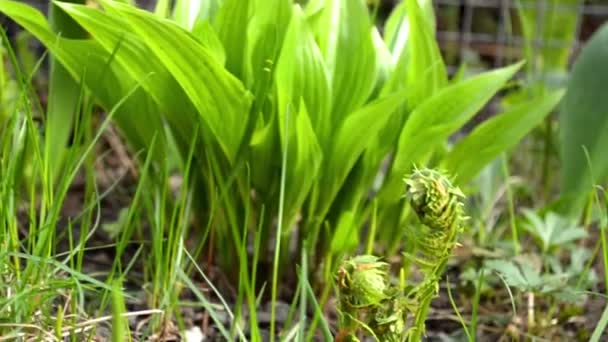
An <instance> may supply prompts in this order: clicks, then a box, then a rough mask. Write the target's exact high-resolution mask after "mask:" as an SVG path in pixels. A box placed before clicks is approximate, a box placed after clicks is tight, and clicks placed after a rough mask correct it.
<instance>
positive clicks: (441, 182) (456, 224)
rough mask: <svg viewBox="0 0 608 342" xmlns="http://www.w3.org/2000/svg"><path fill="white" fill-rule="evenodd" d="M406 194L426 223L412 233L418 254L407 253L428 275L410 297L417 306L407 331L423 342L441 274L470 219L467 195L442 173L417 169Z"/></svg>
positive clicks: (412, 339) (413, 339) (409, 180)
mask: <svg viewBox="0 0 608 342" xmlns="http://www.w3.org/2000/svg"><path fill="white" fill-rule="evenodd" d="M405 195H406V197H408V198H409V201H410V205H411V206H412V208H413V209H414V212H416V215H418V218H419V219H420V222H422V223H423V224H424V226H423V227H418V228H417V229H414V230H412V231H410V232H409V233H410V234H409V235H410V237H411V240H412V241H413V242H415V245H416V246H415V247H416V248H415V252H414V253H415V254H413V255H412V254H406V256H407V257H409V258H411V259H413V261H414V262H416V264H417V265H418V267H419V268H420V270H421V271H422V272H423V274H424V275H425V279H424V280H423V281H422V282H421V283H419V284H418V285H417V286H415V287H413V288H412V289H411V290H410V291H409V293H408V296H407V297H408V300H409V301H410V302H411V303H414V305H415V306H416V308H415V310H414V312H415V314H414V321H413V324H412V325H411V326H410V327H409V328H408V329H407V335H408V340H410V341H420V340H421V337H422V336H423V335H424V331H425V326H424V321H425V319H426V316H427V312H428V309H429V307H430V304H431V301H432V299H433V298H434V297H436V296H437V293H438V288H439V279H440V277H441V273H442V272H443V269H444V267H445V264H446V262H447V260H448V258H449V256H450V255H451V254H452V250H453V249H454V246H456V243H457V242H456V240H457V237H458V233H460V232H461V231H462V230H463V224H464V221H465V220H466V217H465V215H464V204H463V202H462V200H463V199H464V194H463V193H462V191H460V189H459V188H458V187H456V186H455V185H453V184H452V183H451V182H450V180H449V179H448V178H447V177H446V176H445V175H443V174H442V173H441V172H439V171H436V170H431V169H421V170H420V169H416V170H414V172H413V173H412V174H411V175H410V176H409V177H407V178H406V179H405ZM410 306H411V304H410Z"/></svg>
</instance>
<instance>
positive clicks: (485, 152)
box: [443, 90, 564, 184]
mask: <svg viewBox="0 0 608 342" xmlns="http://www.w3.org/2000/svg"><path fill="white" fill-rule="evenodd" d="M563 94H564V92H563V91H559V90H558V91H554V92H551V93H548V94H546V95H544V96H542V97H538V98H536V99H532V100H530V101H528V102H525V103H522V104H519V105H516V106H514V107H513V108H509V109H508V110H507V111H506V112H504V113H502V114H498V115H496V116H494V117H492V118H491V119H489V120H487V121H485V122H483V123H482V124H480V125H479V126H477V127H475V129H474V130H473V132H471V133H470V134H469V135H468V136H467V137H465V138H463V139H462V140H461V141H459V142H458V143H457V144H456V145H455V146H454V148H453V149H452V150H451V151H450V152H449V153H448V155H447V156H446V157H445V159H444V162H443V165H444V168H445V169H447V170H450V172H451V173H452V174H453V175H454V177H455V179H456V181H457V182H459V183H461V184H462V183H464V182H467V181H468V180H470V179H471V178H473V177H474V176H476V175H477V173H478V172H479V171H481V169H482V168H483V167H484V166H486V165H488V164H489V163H490V162H492V160H494V159H495V158H497V157H498V156H499V155H500V154H501V153H502V152H504V151H506V150H507V149H509V148H511V147H513V146H515V145H516V144H517V143H518V142H519V141H520V140H521V139H522V138H523V137H524V136H525V135H526V134H528V132H530V131H531V130H532V129H533V128H534V127H536V126H537V125H538V124H540V123H541V122H542V120H543V119H544V118H545V117H546V116H547V115H548V114H549V113H550V112H551V111H552V110H553V109H554V108H555V106H556V105H557V104H558V103H559V101H560V99H561V98H562V96H563Z"/></svg>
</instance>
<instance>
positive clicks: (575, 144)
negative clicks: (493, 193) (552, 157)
mask: <svg viewBox="0 0 608 342" xmlns="http://www.w3.org/2000/svg"><path fill="white" fill-rule="evenodd" d="M607 45H608V25H607V24H605V25H603V26H602V27H601V28H600V29H599V30H598V31H597V32H596V33H595V34H594V35H593V36H592V38H591V39H590V40H589V41H588V42H587V44H586V45H585V47H584V48H583V50H582V52H581V54H580V55H579V57H578V59H577V60H576V62H575V63H574V67H573V69H572V73H571V77H570V80H569V82H568V89H567V92H566V95H565V96H564V101H563V104H562V108H561V111H560V144H561V157H562V170H561V175H562V192H563V196H564V198H566V199H568V200H570V201H571V202H570V205H568V213H569V214H572V215H578V214H579V213H580V210H581V209H582V207H583V202H584V200H585V196H586V195H587V194H588V193H589V191H591V190H592V186H593V185H592V181H591V178H592V177H593V181H594V182H597V183H601V182H603V181H604V180H605V179H606V177H607V176H608V154H607V153H606V146H608V96H606V92H605V90H604V89H605V87H606V84H608V64H606V61H607V60H608V49H606V46H607ZM585 149H586V150H587V151H588V152H589V158H590V160H589V163H588V162H587V157H586V155H585ZM589 164H590V166H591V170H589ZM590 171H591V173H590Z"/></svg>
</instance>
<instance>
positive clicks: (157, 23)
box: [108, 2, 252, 162]
mask: <svg viewBox="0 0 608 342" xmlns="http://www.w3.org/2000/svg"><path fill="white" fill-rule="evenodd" d="M108 6H112V7H114V8H115V9H116V10H118V11H119V12H120V13H121V14H122V15H123V16H124V18H125V20H127V22H128V23H129V24H130V27H131V29H132V30H133V31H134V32H135V33H137V35H138V36H140V37H142V38H143V40H144V41H145V42H146V44H147V45H148V46H149V47H150V49H151V50H152V51H153V52H154V54H155V55H156V57H158V58H159V59H160V60H161V62H162V63H163V64H164V65H165V67H166V68H167V69H168V70H169V71H170V72H171V74H172V75H173V77H175V79H176V80H177V82H178V83H179V84H180V86H181V87H182V89H183V90H184V92H185V93H186V94H187V95H188V97H189V98H190V100H191V101H192V103H193V104H194V106H195V107H196V109H197V110H198V112H199V113H200V115H201V117H202V118H203V120H204V121H205V122H206V124H207V126H208V127H209V128H210V130H211V132H213V134H214V137H215V138H216V139H217V141H218V144H219V145H220V147H221V148H222V150H223V152H224V153H225V155H226V157H227V159H228V160H229V161H231V162H234V161H235V159H236V155H237V152H238V151H239V149H240V146H241V143H242V140H243V138H244V133H245V129H246V127H247V124H248V119H249V109H250V105H251V100H252V99H251V94H250V93H249V92H247V91H246V89H245V88H244V87H243V85H242V83H241V82H240V81H239V80H238V79H236V78H235V77H234V76H232V75H231V74H230V73H229V72H227V71H226V70H225V69H224V68H223V67H222V66H221V65H220V64H219V63H218V62H217V61H216V60H215V59H214V58H213V54H212V53H210V52H209V50H208V49H206V48H205V47H203V46H202V45H201V44H200V43H198V41H196V40H195V39H194V38H193V37H192V36H191V35H190V34H189V33H188V32H186V31H185V30H184V29H182V28H181V27H179V26H177V25H175V24H172V23H170V22H166V21H162V20H160V19H158V18H157V17H156V16H154V15H153V14H151V13H148V12H145V11H142V10H137V9H134V8H132V7H129V6H125V5H121V4H117V3H111V2H109V3H108Z"/></svg>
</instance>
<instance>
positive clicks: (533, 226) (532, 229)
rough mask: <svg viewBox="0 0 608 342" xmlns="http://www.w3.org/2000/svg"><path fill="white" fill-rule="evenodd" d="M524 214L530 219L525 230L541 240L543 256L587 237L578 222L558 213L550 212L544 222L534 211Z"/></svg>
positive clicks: (527, 211)
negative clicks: (577, 224)
mask: <svg viewBox="0 0 608 342" xmlns="http://www.w3.org/2000/svg"><path fill="white" fill-rule="evenodd" d="M524 214H525V216H526V218H527V219H528V223H527V224H525V225H524V228H525V229H526V230H527V231H528V232H529V233H530V234H532V236H534V237H535V238H537V239H538V240H539V244H540V246H541V251H542V253H543V254H546V253H548V252H549V251H550V250H551V249H554V248H557V247H563V246H564V245H565V244H567V243H569V242H572V241H576V240H579V239H581V238H584V237H586V236H587V231H586V230H585V229H583V228H582V227H578V226H576V222H573V221H572V220H571V219H568V218H567V217H562V216H560V215H558V214H556V213H553V212H549V213H548V214H547V215H546V216H545V218H544V220H543V218H542V217H540V216H539V215H538V213H536V212H535V211H532V210H526V211H525V212H524Z"/></svg>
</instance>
